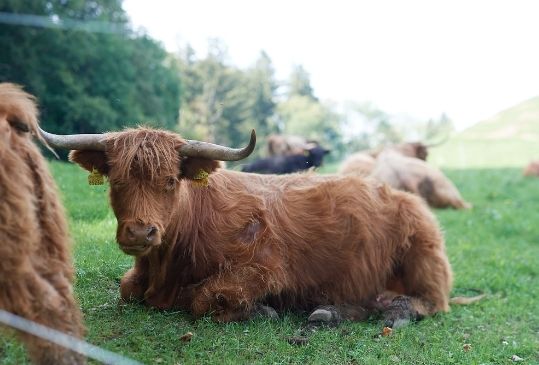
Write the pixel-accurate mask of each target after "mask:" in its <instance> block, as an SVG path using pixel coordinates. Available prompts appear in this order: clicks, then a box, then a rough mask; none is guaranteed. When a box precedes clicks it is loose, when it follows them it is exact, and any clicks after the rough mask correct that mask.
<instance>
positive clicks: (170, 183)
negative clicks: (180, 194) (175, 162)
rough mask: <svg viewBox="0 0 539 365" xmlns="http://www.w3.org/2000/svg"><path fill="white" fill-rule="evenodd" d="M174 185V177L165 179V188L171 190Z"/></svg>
mask: <svg viewBox="0 0 539 365" xmlns="http://www.w3.org/2000/svg"><path fill="white" fill-rule="evenodd" d="M175 187H176V179H175V178H173V177H169V178H168V179H167V184H166V189H167V190H168V191H170V190H173V189H174V188H175Z"/></svg>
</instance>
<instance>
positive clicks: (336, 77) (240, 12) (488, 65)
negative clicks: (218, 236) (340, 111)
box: [124, 0, 539, 129]
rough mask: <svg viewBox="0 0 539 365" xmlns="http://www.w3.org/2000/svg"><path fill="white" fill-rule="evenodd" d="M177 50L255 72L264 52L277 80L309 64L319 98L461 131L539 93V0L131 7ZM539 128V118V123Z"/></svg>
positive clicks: (233, 1) (202, 2) (135, 18)
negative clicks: (213, 48) (219, 57)
mask: <svg viewBox="0 0 539 365" xmlns="http://www.w3.org/2000/svg"><path fill="white" fill-rule="evenodd" d="M124 9H125V10H126V11H127V13H128V14H129V16H130V17H131V20H132V22H133V24H134V25H135V26H137V27H138V26H140V27H144V28H146V30H147V31H148V33H149V34H150V35H151V36H152V37H154V38H155V39H157V40H160V41H162V42H163V43H164V45H165V47H166V48H167V49H168V50H169V51H172V52H174V51H176V50H177V49H178V46H179V45H185V44H186V43H189V44H191V46H193V48H194V49H195V50H196V51H197V54H198V56H199V57H203V56H205V54H206V46H207V40H208V39H209V38H219V39H221V40H223V41H224V43H225V44H226V45H227V46H228V52H229V56H230V59H231V63H232V64H234V65H237V66H239V67H248V66H249V65H251V64H253V63H254V61H255V60H256V59H257V57H258V55H259V53H260V51H261V50H265V51H266V52H267V53H268V55H269V57H270V58H271V60H272V62H273V65H274V67H275V69H276V72H277V77H278V78H279V79H283V80H285V79H286V78H287V77H288V75H289V73H290V71H291V69H292V66H293V65H295V64H301V65H303V66H304V67H305V69H306V70H307V71H308V72H309V73H310V76H311V84H312V86H313V88H314V90H315V94H316V95H317V96H318V97H320V98H322V99H325V100H332V101H335V102H337V103H342V102H344V101H347V100H350V101H359V102H363V101H371V102H373V103H374V104H375V105H377V106H378V107H380V108H381V109H382V110H384V111H386V112H388V113H389V114H406V115H408V116H411V117H414V118H422V119H427V118H429V117H439V116H440V114H441V113H442V112H445V113H447V114H448V116H449V117H450V118H451V119H452V120H453V121H454V122H455V124H456V125H457V127H458V129H462V128H464V127H467V126H469V125H471V124H473V123H475V122H478V121H480V120H482V119H485V118H487V117H490V116H492V115H494V114H495V113H497V112H498V111H501V110H502V109H505V108H507V107H510V106H512V105H514V104H516V103H518V102H521V101H523V100H526V99H529V98H531V97H534V96H537V95H539V1H533V0H532V1H520V0H507V1H495V0H491V1H474V0H465V1H460V0H458V1H457V0H448V1H437V0H431V1H428V0H426V1H418V0H413V1H409V0H407V1H400V0H395V1H387V0H373V1H354V0H349V1H345V0H332V1H313V0H311V1H308V0H307V1H303V0H272V1H264V2H262V1H256V0H191V1H173V0H169V1H167V0H152V1H148V0H124ZM538 122H539V121H538Z"/></svg>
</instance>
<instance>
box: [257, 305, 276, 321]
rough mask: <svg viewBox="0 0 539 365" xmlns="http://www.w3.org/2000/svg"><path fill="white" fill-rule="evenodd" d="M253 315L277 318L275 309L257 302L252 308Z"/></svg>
mask: <svg viewBox="0 0 539 365" xmlns="http://www.w3.org/2000/svg"><path fill="white" fill-rule="evenodd" d="M254 315H255V316H261V317H264V318H269V319H279V314H277V311H276V310H275V309H273V308H272V307H270V306H267V305H262V304H258V305H257V306H256V307H255V309H254Z"/></svg>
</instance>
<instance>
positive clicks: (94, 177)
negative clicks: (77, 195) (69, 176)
mask: <svg viewBox="0 0 539 365" xmlns="http://www.w3.org/2000/svg"><path fill="white" fill-rule="evenodd" d="M104 183H105V179H104V178H103V175H101V174H100V173H99V171H97V169H96V168H95V167H94V168H93V169H92V172H90V175H88V184H90V185H103V184H104Z"/></svg>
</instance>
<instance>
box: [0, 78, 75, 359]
mask: <svg viewBox="0 0 539 365" xmlns="http://www.w3.org/2000/svg"><path fill="white" fill-rule="evenodd" d="M37 123H38V121H37V108H36V105H35V100H34V98H33V97H32V96H31V95H29V94H27V93H25V92H24V91H22V89H21V88H20V87H18V86H16V85H13V84H8V83H3V84H0V197H1V203H0V308H2V309H4V310H7V311H9V312H12V313H14V314H17V315H20V316H22V317H25V318H27V319H29V320H32V321H35V322H38V323H40V324H43V325H46V326H49V327H52V328H54V329H56V330H59V331H62V332H64V333H67V334H70V335H73V336H77V337H81V336H82V335H83V332H84V330H83V326H82V321H81V313H80V310H79V308H78V305H77V303H76V301H75V299H74V298H73V289H72V282H73V267H72V262H71V257H70V252H69V245H70V241H69V237H68V232H67V223H66V219H65V216H64V210H63V208H62V205H61V204H60V200H59V198H58V194H57V191H56V186H55V184H54V181H53V179H52V177H51V175H50V173H49V171H48V169H47V164H46V162H45V160H44V159H43V157H42V156H41V154H40V152H39V149H38V148H37V147H36V145H35V144H34V143H33V142H32V136H31V134H34V135H37V129H38V126H37ZM20 338H21V339H22V341H23V342H24V343H25V345H26V348H27V349H28V352H29V355H30V358H31V360H32V362H34V363H36V364H51V365H52V364H66V365H67V364H82V363H84V362H85V361H84V359H83V358H82V357H81V356H80V355H77V354H75V353H72V352H70V351H68V350H65V349H64V348H63V347H58V346H56V345H53V344H51V343H49V342H46V341H42V340H39V339H37V338H35V337H32V336H29V335H26V334H21V335H20Z"/></svg>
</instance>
